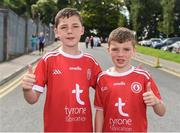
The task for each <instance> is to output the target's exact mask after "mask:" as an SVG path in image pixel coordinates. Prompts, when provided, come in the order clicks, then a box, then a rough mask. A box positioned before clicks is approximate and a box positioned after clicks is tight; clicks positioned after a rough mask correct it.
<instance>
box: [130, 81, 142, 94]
mask: <svg viewBox="0 0 180 133" xmlns="http://www.w3.org/2000/svg"><path fill="white" fill-rule="evenodd" d="M131 90H132V91H133V92H134V93H139V92H141V90H142V86H141V84H140V83H138V82H133V83H132V84H131Z"/></svg>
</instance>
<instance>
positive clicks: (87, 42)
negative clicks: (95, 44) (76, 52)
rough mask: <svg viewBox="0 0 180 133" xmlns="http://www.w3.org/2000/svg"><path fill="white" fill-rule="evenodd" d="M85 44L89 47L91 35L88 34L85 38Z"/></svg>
mask: <svg viewBox="0 0 180 133" xmlns="http://www.w3.org/2000/svg"><path fill="white" fill-rule="evenodd" d="M85 44H86V48H88V45H89V37H88V36H87V37H86V39H85Z"/></svg>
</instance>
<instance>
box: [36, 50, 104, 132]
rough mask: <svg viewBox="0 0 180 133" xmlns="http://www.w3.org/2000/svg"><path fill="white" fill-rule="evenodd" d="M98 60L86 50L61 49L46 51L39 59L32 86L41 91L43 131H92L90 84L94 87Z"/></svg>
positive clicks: (98, 71)
mask: <svg viewBox="0 0 180 133" xmlns="http://www.w3.org/2000/svg"><path fill="white" fill-rule="evenodd" d="M100 72H101V69H100V66H99V64H98V63H97V62H96V61H95V59H94V58H93V57H92V56H91V55H89V54H80V55H76V56H74V55H69V54H67V53H64V52H63V51H62V50H58V51H55V52H50V53H48V54H46V55H45V56H44V57H43V58H42V59H41V60H40V62H39V63H38V65H37V67H36V70H35V75H36V84H35V85H34V86H33V90H36V91H39V92H44V88H45V85H46V86H47V92H46V101H45V107H44V131H45V132H66V131H68V132H72V131H79V132H80V131H81V132H91V131H93V129H92V114H91V106H90V100H89V87H93V88H94V87H95V85H96V81H97V75H98V74H99V73H100Z"/></svg>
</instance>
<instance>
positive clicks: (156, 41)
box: [150, 38, 162, 48]
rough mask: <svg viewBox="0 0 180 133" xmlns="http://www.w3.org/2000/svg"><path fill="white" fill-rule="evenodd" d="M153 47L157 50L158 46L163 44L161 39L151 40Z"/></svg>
mask: <svg viewBox="0 0 180 133" xmlns="http://www.w3.org/2000/svg"><path fill="white" fill-rule="evenodd" d="M150 40H151V47H153V48H156V46H157V45H159V44H161V43H162V40H161V39H160V38H151V39H150Z"/></svg>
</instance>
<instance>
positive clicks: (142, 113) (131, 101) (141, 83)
mask: <svg viewBox="0 0 180 133" xmlns="http://www.w3.org/2000/svg"><path fill="white" fill-rule="evenodd" d="M149 81H150V82H151V87H152V91H153V92H154V94H155V95H156V96H157V97H158V98H159V99H161V97H160V94H159V91H158V88H157V86H156V84H155V82H154V81H153V80H152V78H151V77H150V75H149V73H148V72H146V71H144V70H142V69H138V68H134V67H132V68H131V69H130V70H129V71H127V72H124V73H118V72H110V71H109V70H107V71H105V72H102V73H101V74H99V77H98V81H97V88H96V94H95V103H94V104H95V108H96V109H98V110H102V111H103V112H104V125H103V132H146V131H147V118H146V104H145V103H144V101H143V96H142V95H143V93H145V92H146V84H147V83H148V82H149Z"/></svg>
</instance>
